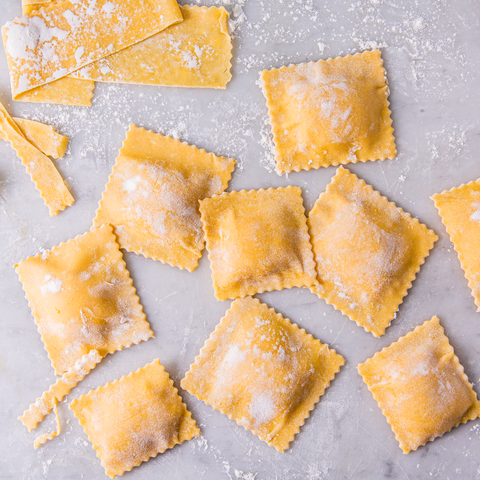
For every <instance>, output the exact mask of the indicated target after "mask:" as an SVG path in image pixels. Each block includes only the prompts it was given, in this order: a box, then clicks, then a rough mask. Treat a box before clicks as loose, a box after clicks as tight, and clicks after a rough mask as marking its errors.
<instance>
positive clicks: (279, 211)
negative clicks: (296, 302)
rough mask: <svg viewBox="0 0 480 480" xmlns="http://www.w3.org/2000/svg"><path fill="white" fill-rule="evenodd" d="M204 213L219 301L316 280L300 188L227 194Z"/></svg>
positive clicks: (203, 203)
mask: <svg viewBox="0 0 480 480" xmlns="http://www.w3.org/2000/svg"><path fill="white" fill-rule="evenodd" d="M200 213H201V218H202V223H203V230H204V232H205V237H206V241H207V250H208V256H209V259H210V267H211V269H212V278H213V288H214V290H215V296H216V297H217V298H218V299H219V300H225V299H227V298H237V297H245V296H247V295H254V294H255V293H261V292H265V291H271V290H282V289H283V288H292V287H311V286H313V285H316V284H317V281H316V279H315V278H316V272H315V262H314V260H313V254H312V246H311V244H310V236H309V234H308V229H307V222H306V218H305V209H304V208H303V200H302V190H301V189H300V188H298V187H291V186H290V187H287V188H277V189H273V188H269V189H268V190H250V191H248V192H247V191H245V190H242V191H241V192H231V193H223V194H222V195H216V196H214V197H212V198H208V199H206V200H202V201H201V202H200Z"/></svg>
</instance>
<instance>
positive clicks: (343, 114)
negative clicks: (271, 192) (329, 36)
mask: <svg viewBox="0 0 480 480" xmlns="http://www.w3.org/2000/svg"><path fill="white" fill-rule="evenodd" d="M261 80H262V84H263V91H264V94H265V97H266V99H267V106H268V112H269V115H270V123H271V125H272V130H273V137H274V143H275V153H276V162H277V171H278V173H285V172H291V171H292V170H293V171H296V172H298V171H299V170H310V169H311V168H319V167H328V166H329V165H339V164H345V163H351V162H365V161H367V160H384V159H387V158H394V157H395V155H396V153H397V150H396V148H395V140H394V137H393V128H392V120H391V118H390V109H389V105H390V104H389V102H388V100H387V98H388V93H389V90H388V86H387V82H386V73H385V69H384V68H383V62H382V59H381V56H380V51H379V50H373V51H369V52H364V53H357V54H356V55H349V56H346V57H338V58H334V59H329V60H326V61H324V60H320V61H319V62H310V63H302V64H299V65H290V66H288V67H286V66H284V67H282V68H280V69H276V68H274V69H272V70H265V71H263V72H262V76H261Z"/></svg>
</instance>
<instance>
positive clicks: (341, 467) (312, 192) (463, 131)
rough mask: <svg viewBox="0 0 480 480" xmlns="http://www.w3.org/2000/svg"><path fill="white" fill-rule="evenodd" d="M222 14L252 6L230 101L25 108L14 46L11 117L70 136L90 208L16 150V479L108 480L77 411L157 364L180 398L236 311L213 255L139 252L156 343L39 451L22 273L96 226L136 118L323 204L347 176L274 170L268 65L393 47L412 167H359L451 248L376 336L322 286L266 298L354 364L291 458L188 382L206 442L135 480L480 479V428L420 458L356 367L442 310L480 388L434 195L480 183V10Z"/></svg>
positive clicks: (135, 93)
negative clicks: (51, 202) (336, 179)
mask: <svg viewBox="0 0 480 480" xmlns="http://www.w3.org/2000/svg"><path fill="white" fill-rule="evenodd" d="M20 3H21V2H20V0H6V1H5V0H3V1H2V2H1V9H0V24H3V23H5V21H7V20H9V19H11V18H13V17H14V16H16V15H18V14H19V12H20ZM206 3H207V4H213V3H211V2H206ZM216 4H217V5H220V4H221V3H220V2H217V3H216ZM223 5H225V7H226V8H227V9H228V10H229V11H230V12H235V18H234V19H233V20H234V24H232V28H234V40H233V43H234V50H233V53H234V60H233V71H232V73H233V80H232V81H231V83H230V84H229V85H228V88H227V89H226V90H225V91H220V90H195V89H178V88H154V87H139V86H116V85H98V86H97V88H96V91H95V98H94V102H93V106H92V108H74V107H67V106H47V105H35V104H26V103H18V102H13V101H12V98H11V94H10V88H9V80H8V74H7V64H6V60H5V54H4V52H3V50H2V51H1V52H0V100H1V101H2V102H3V103H4V105H5V106H6V107H7V109H8V110H9V111H10V112H11V113H12V114H14V115H16V116H21V117H25V118H31V119H36V120H40V121H44V122H46V123H50V124H52V125H54V126H55V127H57V128H58V129H59V130H60V131H61V132H62V133H64V134H66V135H69V136H70V137H71V142H70V147H69V153H68V155H67V156H66V158H65V159H64V160H60V161H58V162H56V164H57V166H58V168H59V170H60V171H61V173H62V175H63V176H64V178H65V179H66V181H67V182H68V185H69V186H70V187H71V190H72V192H73V194H74V196H75V198H76V202H75V204H74V205H73V206H72V207H69V208H68V209H67V210H66V211H65V212H63V213H61V214H60V215H58V217H55V218H50V217H49V216H48V211H47V208H46V207H45V206H44V205H43V201H42V200H41V199H40V197H39V194H38V192H37V191H36V190H35V188H34V185H33V183H32V182H31V181H30V179H29V177H28V175H27V174H26V173H25V170H24V167H23V166H22V165H21V164H20V161H19V159H17V158H16V156H15V154H14V152H13V150H12V149H11V148H10V146H9V145H8V144H6V143H5V142H0V206H1V209H0V245H1V248H0V282H1V289H0V382H1V384H0V412H1V413H0V452H1V454H0V477H1V478H2V479H3V478H12V479H42V478H59V479H60V478H61V479H80V478H85V479H102V480H103V479H104V478H107V477H106V476H105V474H104V471H103V468H102V467H101V465H100V461H99V460H98V459H97V458H96V456H95V452H94V450H93V449H92V448H91V446H90V444H89V443H88V441H87V437H86V435H85V434H84V432H83V431H82V429H81V427H80V426H79V424H78V422H77V420H76V419H75V417H74V416H73V413H72V412H71V411H70V410H69V409H68V407H67V404H68V403H69V402H70V401H71V400H72V399H73V398H76V397H78V396H79V395H81V394H83V393H86V392H88V391H89V390H90V389H92V388H96V387H97V386H99V385H102V384H104V383H106V382H109V381H112V380H114V379H116V378H119V377H121V376H122V375H126V374H128V373H130V372H131V371H133V370H136V369H137V368H139V367H142V366H144V365H145V364H146V363H148V362H150V361H152V360H153V359H154V358H159V359H160V361H161V362H162V363H163V365H164V366H165V367H166V370H167V371H168V372H169V373H170V375H171V376H172V378H173V379H174V381H175V385H176V386H177V387H179V384H180V380H181V378H182V377H183V375H184V373H185V372H186V371H187V370H188V368H189V365H190V364H191V363H192V362H193V360H194V358H195V356H196V355H197V354H198V352H199V350H200V348H201V346H202V345H203V343H204V341H205V340H206V338H207V337H208V335H209V334H210V333H211V331H212V330H213V329H214V327H215V325H216V324H217V323H218V322H219V320H220V318H221V317H222V316H223V315H224V313H225V311H226V310H227V309H228V307H229V306H230V302H228V301H227V302H219V301H217V300H215V298H214V296H213V289H212V284H211V283H212V282H211V278H210V268H209V262H208V259H207V257H206V255H204V256H203V258H202V259H201V262H200V266H199V268H198V269H197V270H196V271H195V272H194V273H189V272H187V271H181V270H179V269H177V268H172V267H170V266H168V265H163V264H161V263H159V262H154V261H152V260H147V259H145V258H143V257H139V256H136V255H135V254H125V255H124V256H125V259H126V262H127V266H128V268H129V270H130V272H131V275H132V277H133V281H134V285H135V286H136V288H137V291H138V294H139V296H140V299H141V302H142V304H143V306H144V309H145V312H146V314H147V318H148V320H149V322H150V323H151V326H152V329H153V330H154V332H155V338H154V339H152V340H149V341H148V342H144V343H141V344H140V345H137V346H134V347H132V348H128V349H126V350H124V351H122V352H117V353H115V354H113V355H109V356H108V357H107V358H106V359H105V360H104V361H103V362H102V363H101V364H100V365H99V366H98V367H97V368H96V369H95V370H94V371H93V372H92V373H91V374H90V375H89V376H88V377H87V378H86V379H85V380H84V381H83V382H81V384H79V385H78V387H77V388H75V389H74V390H73V391H72V392H71V394H70V395H68V397H67V400H66V402H64V403H62V404H61V405H60V407H59V410H60V416H61V420H62V424H63V432H62V434H61V435H60V436H59V437H57V438H56V439H55V440H53V441H51V442H49V443H48V444H46V445H44V446H42V447H41V448H39V449H37V450H34V449H33V440H34V438H35V436H36V435H37V434H39V433H42V432H45V431H50V429H52V428H53V427H54V419H53V416H52V415H51V416H49V417H48V418H47V419H46V420H45V422H44V423H43V424H42V425H41V426H40V427H39V429H38V430H37V431H35V433H31V434H30V433H28V432H27V430H26V429H25V427H23V426H22V425H21V423H20V422H19V421H18V420H16V417H17V416H19V415H21V414H22V412H23V411H24V409H25V408H27V407H28V405H29V404H30V403H31V402H32V401H34V400H35V398H36V397H37V396H39V395H40V394H41V393H42V392H43V391H44V390H45V389H47V388H48V387H49V386H50V385H51V384H52V383H53V382H54V381H55V378H54V374H53V369H52V368H51V366H50V363H49V360H48V358H47V355H46V352H45V350H44V348H43V345H42V342H41V340H40V335H39V334H38V332H37V329H36V327H35V324H34V321H33V318H32V316H31V313H30V310H29V307H28V305H27V301H26V300H25V298H24V294H23V291H22V288H21V284H20V282H19V281H18V278H17V276H16V273H15V271H14V269H13V265H14V264H15V263H16V262H17V261H19V260H20V259H22V258H25V257H26V256H28V255H34V254H36V253H37V252H38V251H39V250H40V249H41V248H46V249H49V248H51V247H52V246H54V245H57V244H59V243H60V242H62V241H66V240H68V239H69V238H72V237H74V236H76V235H78V234H82V233H84V232H85V231H87V230H88V229H89V228H90V227H91V224H92V219H93V217H94V214H95V209H96V207H97V204H98V201H99V199H100V197H101V193H102V191H103V189H104V186H105V183H106V182H107V178H108V175H109V173H110V171H111V168H112V166H113V164H114V161H115V157H116V156H117V154H118V150H119V148H120V146H121V143H122V140H123V138H124V136H125V132H126V130H127V128H128V125H129V123H131V122H132V123H135V124H136V125H139V126H144V127H146V128H149V129H153V130H154V131H158V132H161V133H163V134H167V135H174V136H178V137H179V138H181V139H182V140H183V141H186V142H189V143H191V144H195V145H197V146H199V147H201V148H205V149H206V150H208V151H213V152H215V153H217V154H219V155H225V156H229V157H233V158H235V159H236V160H237V161H238V167H237V169H236V171H235V173H234V176H233V179H232V181H231V184H230V189H235V190H239V189H243V188H245V189H252V188H260V187H263V188H268V187H271V186H272V187H277V186H286V185H297V186H300V187H302V189H303V192H304V199H305V205H306V208H307V211H308V210H309V209H310V208H311V207H312V205H313V203H314V201H315V200H316V198H317V197H318V195H319V194H320V193H321V192H322V191H323V190H324V189H325V186H326V185H327V183H328V182H329V181H330V179H331V177H332V176H333V175H334V172H335V168H333V167H331V168H324V169H320V170H316V171H314V170H311V171H309V172H300V173H295V174H291V175H289V176H288V177H286V176H283V177H280V176H278V175H277V174H276V173H275V172H274V171H273V170H272V153H271V138H270V133H269V132H270V129H269V126H268V118H267V108H266V106H265V100H264V98H263V95H262V93H261V90H260V88H259V87H258V84H257V82H258V76H259V72H260V71H261V70H263V69H265V68H271V67H280V66H282V65H285V64H290V63H298V62H304V61H310V60H319V59H326V58H329V57H335V56H338V55H344V54H348V53H353V52H358V51H363V50H364V49H368V48H374V47H380V48H381V49H382V55H383V58H384V61H385V67H386V69H387V74H388V80H389V84H390V88H391V95H390V101H391V109H392V116H393V126H394V128H395V136H396V141H397V147H398V152H399V153H398V157H397V158H396V159H395V160H387V161H383V162H367V163H365V164H359V165H351V166H349V167H348V168H350V169H351V170H352V171H353V172H355V173H356V174H358V175H359V176H360V177H361V178H363V179H365V180H366V181H367V182H368V183H370V184H372V185H373V186H374V187H375V188H376V189H377V190H379V191H380V192H381V193H382V194H383V195H386V196H387V197H388V198H389V199H390V200H392V201H394V202H396V204H397V205H398V206H400V207H402V208H403V209H404V210H406V211H408V212H410V213H411V214H412V215H413V216H415V217H418V218H419V219H420V221H422V222H423V223H426V224H427V225H428V226H429V227H430V228H433V229H434V230H435V231H436V232H437V234H438V235H439V237H440V240H439V242H438V243H437V244H436V246H435V248H434V249H433V251H432V253H431V255H430V257H429V258H428V259H427V261H426V264H425V265H424V266H423V267H422V269H421V270H420V273H419V275H418V276H417V279H416V280H415V282H414V284H413V288H412V289H411V290H410V292H409V294H408V296H407V297H406V298H405V301H404V303H403V304H402V305H401V307H400V310H399V313H398V316H397V318H396V320H394V321H393V324H392V325H391V327H389V328H388V329H387V333H386V334H385V335H384V336H383V337H381V338H380V339H376V338H374V337H373V336H372V335H371V334H369V333H366V332H365V331H364V330H363V329H361V328H359V327H358V326H357V325H356V324H354V323H353V322H352V321H350V320H349V319H348V318H346V317H344V316H343V315H342V314H341V313H339V312H337V311H335V310H334V309H333V308H332V307H330V306H328V305H326V304H325V302H323V301H322V300H320V299H318V298H317V297H315V296H314V295H312V294H311V293H310V292H309V291H308V290H306V289H293V290H284V291H278V292H271V293H267V294H262V295H259V297H260V299H261V300H262V301H264V302H266V303H267V304H268V305H269V306H271V307H274V308H275V309H276V310H277V311H279V312H281V313H282V314H283V315H285V316H286V317H288V318H290V319H291V320H292V321H293V322H296V323H298V324H299V325H300V326H301V327H303V328H305V329H306V330H307V332H309V333H311V334H312V335H314V336H315V337H316V338H318V339H320V340H321V341H322V342H327V343H328V344H330V345H331V346H332V347H333V348H335V349H336V350H337V351H338V352H339V353H341V354H342V355H343V356H344V357H345V358H346V364H345V366H344V367H343V368H342V369H341V371H340V373H339V375H338V376H337V378H336V379H335V380H334V381H333V383H332V385H331V387H330V388H329V389H328V390H327V391H326V394H325V396H324V397H322V398H321V400H320V402H319V403H318V404H317V406H316V408H315V410H314V411H313V412H312V415H311V417H310V418H309V419H308V420H307V421H306V424H305V426H304V427H303V428H302V429H301V431H300V434H299V435H298V436H297V438H296V440H295V441H294V442H293V444H292V446H291V448H290V449H289V450H288V451H287V452H286V453H283V454H281V453H277V452H276V451H275V450H274V449H273V448H272V447H269V446H268V445H266V444H265V443H263V442H261V441H260V440H259V439H258V438H256V437H255V436H254V435H252V434H251V433H249V432H247V431H246V430H243V429H242V428H241V427H239V426H237V425H236V424H235V423H234V422H233V421H231V420H229V419H228V418H227V417H224V416H222V415H221V414H220V413H218V412H216V411H214V410H213V409H212V408H210V407H208V406H206V405H204V404H203V403H202V402H200V401H198V400H196V399H195V398H194V397H192V396H191V395H190V394H188V393H187V392H184V391H182V390H181V389H180V390H179V391H180V393H181V395H182V397H183V398H184V401H185V402H186V403H187V405H188V407H189V409H190V410H191V411H192V412H193V416H194V418H195V419H196V420H197V422H198V423H199V424H200V426H201V429H202V437H200V438H199V439H195V440H192V441H190V442H186V443H184V444H183V445H181V446H177V447H175V448H174V449H173V450H170V451H167V452H166V453H165V454H162V455H159V456H158V457H157V458H155V459H152V460H150V461H149V462H147V463H144V464H143V465H142V466H140V467H139V468H135V469H134V470H133V471H132V472H130V473H127V474H125V477H124V478H125V479H185V480H187V479H192V480H193V479H195V480H197V479H214V480H216V479H242V480H253V479H257V480H261V479H262V480H273V479H292V480H294V479H312V480H313V479H315V480H318V479H369V480H372V479H373V480H375V479H382V478H393V479H423V478H430V477H434V476H437V478H442V479H474V478H480V422H479V421H473V422H469V423H467V424H466V425H461V426H460V427H458V428H456V429H455V430H454V431H452V432H450V433H449V434H447V435H445V436H444V437H443V438H440V439H437V440H435V441H434V442H433V443H429V444H427V446H425V447H421V448H420V449H419V450H418V451H416V452H412V453H410V454H409V455H404V454H403V453H402V451H401V450H400V448H399V447H398V444H397V442H396V440H395V438H394V435H393V433H392V431H391V429H390V427H389V425H388V424H387V422H386V420H385V419H384V417H383V416H382V413H381V411H380V409H379V408H378V406H377V405H376V403H375V401H374V400H373V398H372V396H371V394H370V392H369V391H368V390H367V388H366V386H365V385H364V384H363V382H362V379H361V377H360V376H359V375H358V373H357V371H356V365H357V364H358V363H360V362H362V361H364V360H365V359H367V358H368V357H370V356H372V355H373V354H374V353H375V352H377V351H378V350H380V349H381V348H383V347H385V346H387V345H389V344H390V343H391V342H393V341H395V340H397V339H398V338H399V337H400V336H401V335H404V334H406V333H407V332H408V331H410V330H412V329H413V328H414V327H415V326H417V325H419V324H421V323H423V322H424V321H425V320H428V319H429V318H430V317H431V316H432V315H438V316H439V318H440V320H441V323H442V325H443V326H444V327H445V330H446V333H447V335H448V336H449V338H450V341H451V343H452V345H453V346H454V348H455V352H456V353H457V355H458V356H459V358H460V361H461V363H462V364H463V365H464V366H465V370H466V373H467V375H468V377H469V378H470V380H471V381H473V382H474V383H475V382H476V381H477V379H478V378H479V377H480V341H479V340H480V313H476V311H475V310H476V309H475V305H474V302H473V299H472V297H471V295H470V291H469V289H468V287H467V281H466V280H465V278H464V276H463V272H462V270H461V268H460V264H459V261H458V259H457V256H456V254H455V252H454V250H453V248H452V244H451V243H450V241H449V238H448V236H447V235H446V232H445V228H444V227H443V225H442V223H441V220H440V217H439V216H438V214H437V212H436V210H435V208H434V205H433V202H432V201H431V200H430V199H429V197H430V196H431V195H432V194H434V193H436V192H441V191H442V190H444V189H447V188H451V187H453V186H458V185H460V184H462V183H466V182H469V181H471V180H475V179H477V178H478V177H480V163H479V157H478V151H479V149H480V137H479V134H480V121H479V118H478V113H477V112H478V106H479V104H480V91H479V88H478V85H479V83H480V78H479V74H480V61H479V59H480V48H479V45H480V43H479V41H480V30H479V17H480V7H479V4H478V2H477V1H475V0H456V1H455V0H454V1H447V0H419V1H413V0H397V1H396V2H388V1H384V0H370V1H366V0H364V1H353V0H326V1H320V0H288V1H287V0H275V1H273V0H272V1H267V0H264V1H259V0H247V2H246V3H245V4H244V5H243V14H242V9H240V8H239V7H238V5H240V4H239V3H235V2H234V1H232V2H230V0H225V2H224V3H223ZM236 6H237V7H236ZM235 7H236V8H235ZM243 15H244V16H243ZM474 388H475V389H476V390H477V392H479V393H480V390H479V389H478V388H477V386H475V387H474Z"/></svg>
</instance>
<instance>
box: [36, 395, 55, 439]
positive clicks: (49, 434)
mask: <svg viewBox="0 0 480 480" xmlns="http://www.w3.org/2000/svg"><path fill="white" fill-rule="evenodd" d="M53 410H54V412H55V420H56V422H57V430H56V431H54V432H51V433H44V434H43V435H40V436H39V437H38V438H37V439H35V442H33V446H34V448H38V447H39V446H40V445H43V444H44V443H47V442H48V441H49V440H53V439H54V438H55V437H56V436H57V435H60V433H62V425H61V423H60V417H59V415H58V409H57V399H56V398H54V399H53Z"/></svg>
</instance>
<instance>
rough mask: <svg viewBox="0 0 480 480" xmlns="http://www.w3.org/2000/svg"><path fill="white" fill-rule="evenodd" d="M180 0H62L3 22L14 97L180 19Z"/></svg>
mask: <svg viewBox="0 0 480 480" xmlns="http://www.w3.org/2000/svg"><path fill="white" fill-rule="evenodd" d="M181 20H182V14H181V12H180V9H179V7H178V5H177V2H176V1H175V0H96V1H95V2H92V1H89V0H75V1H72V2H71V1H69V0H59V1H56V2H53V3H51V4H49V5H47V6H45V7H43V8H41V9H40V10H35V11H33V12H32V13H31V15H30V16H23V17H19V18H16V19H15V20H13V21H11V22H7V23H6V24H5V26H4V27H3V28H2V35H3V42H4V46H5V51H6V53H7V61H8V67H9V71H10V80H11V86H12V95H13V97H14V98H16V96H17V95H18V94H20V93H23V92H26V91H28V90H31V89H33V88H35V87H39V86H41V85H44V84H46V83H50V82H53V81H54V80H58V79H59V78H62V77H65V76H66V75H68V74H69V73H71V72H73V71H75V70H78V69H79V68H81V67H83V66H85V65H88V64H90V63H92V62H94V61H95V60H99V59H101V58H104V57H106V56H108V55H111V54H112V53H115V52H118V51H119V50H122V49H123V48H126V47H128V46H130V45H133V44H135V43H138V42H140V41H142V40H145V39H146V38H148V37H150V36H152V35H154V34H156V33H158V32H160V31H162V30H164V29H165V28H166V27H168V26H169V25H171V24H173V23H177V22H180V21H181Z"/></svg>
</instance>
